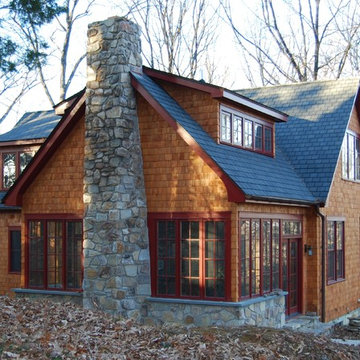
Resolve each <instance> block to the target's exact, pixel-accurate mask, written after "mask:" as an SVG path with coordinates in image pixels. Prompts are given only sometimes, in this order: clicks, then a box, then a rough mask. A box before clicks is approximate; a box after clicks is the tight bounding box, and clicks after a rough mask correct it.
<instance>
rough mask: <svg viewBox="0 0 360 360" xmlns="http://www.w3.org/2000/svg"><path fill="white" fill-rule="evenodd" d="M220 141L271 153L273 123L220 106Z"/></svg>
mask: <svg viewBox="0 0 360 360" xmlns="http://www.w3.org/2000/svg"><path fill="white" fill-rule="evenodd" d="M220 141H221V142H222V143H226V144H232V145H235V146H237V147H241V148H244V149H247V150H252V151H256V152H260V153H264V154H267V155H273V124H271V123H268V122H265V121H262V120H259V119H255V118H252V117H250V116H248V115H246V114H243V113H240V112H238V111H236V110H234V109H230V108H227V107H224V106H222V107H221V111H220Z"/></svg>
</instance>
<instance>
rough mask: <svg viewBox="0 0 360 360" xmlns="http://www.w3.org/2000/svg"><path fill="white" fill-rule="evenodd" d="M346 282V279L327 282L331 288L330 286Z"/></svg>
mask: <svg viewBox="0 0 360 360" xmlns="http://www.w3.org/2000/svg"><path fill="white" fill-rule="evenodd" d="M345 280H346V279H345V278H341V279H338V280H328V281H327V285H328V286H330V285H334V284H338V283H342V282H344V281H345Z"/></svg>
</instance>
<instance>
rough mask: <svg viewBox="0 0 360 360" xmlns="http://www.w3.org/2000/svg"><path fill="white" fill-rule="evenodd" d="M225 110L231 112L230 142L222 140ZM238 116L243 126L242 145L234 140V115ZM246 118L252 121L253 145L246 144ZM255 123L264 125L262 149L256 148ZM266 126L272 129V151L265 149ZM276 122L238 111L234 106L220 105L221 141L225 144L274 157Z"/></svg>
mask: <svg viewBox="0 0 360 360" xmlns="http://www.w3.org/2000/svg"><path fill="white" fill-rule="evenodd" d="M223 112H225V113H227V114H230V127H231V129H230V139H231V140H230V142H228V141H225V140H222V137H221V114H222V113H223ZM234 115H235V116H238V117H240V118H241V119H242V120H241V123H242V126H241V136H242V141H241V142H242V145H238V144H236V143H234V141H233V126H232V123H233V120H232V119H233V116H234ZM245 120H249V121H251V123H252V147H246V146H245V145H244V140H245V126H244V122H245ZM254 124H259V125H262V148H261V149H256V148H255V126H254ZM265 128H268V129H270V130H271V151H265ZM274 128H275V127H274V124H272V123H270V122H267V121H264V120H262V119H258V118H256V117H253V116H251V115H248V114H246V113H242V112H241V111H238V110H236V109H234V108H231V107H228V106H225V105H220V117H219V142H220V143H221V144H224V145H231V146H233V147H236V148H239V149H244V150H248V151H252V152H256V153H259V154H263V155H267V156H271V157H274Z"/></svg>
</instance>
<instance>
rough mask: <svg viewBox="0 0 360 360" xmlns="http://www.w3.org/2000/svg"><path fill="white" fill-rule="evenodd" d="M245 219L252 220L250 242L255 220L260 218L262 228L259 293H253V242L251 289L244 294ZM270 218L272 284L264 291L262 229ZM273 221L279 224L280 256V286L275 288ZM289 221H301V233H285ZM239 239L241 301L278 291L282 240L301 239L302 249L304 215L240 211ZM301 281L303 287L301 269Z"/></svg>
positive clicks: (280, 264)
mask: <svg viewBox="0 0 360 360" xmlns="http://www.w3.org/2000/svg"><path fill="white" fill-rule="evenodd" d="M243 220H249V221H250V228H249V234H250V242H251V231H252V229H251V223H252V221H253V220H259V229H260V270H259V271H260V281H259V284H260V285H259V288H260V289H259V293H257V294H253V293H252V278H251V277H252V274H251V268H252V267H251V264H252V260H251V256H252V254H251V251H252V250H251V246H252V245H251V244H250V245H249V246H250V249H249V254H250V261H249V274H248V276H249V279H248V280H249V289H248V295H243V294H242V280H243V273H242V259H243V258H242V253H241V249H242V240H241V222H242V221H243ZM268 220H270V238H271V240H270V275H269V278H270V286H269V290H268V291H264V277H263V274H264V271H263V266H264V242H263V233H262V229H263V222H264V221H268ZM273 221H277V222H278V224H279V229H278V230H279V258H278V272H277V274H278V284H279V288H277V289H275V288H273V264H274V258H273V256H272V255H273ZM287 221H299V222H300V224H301V227H300V233H299V234H285V233H284V232H283V224H284V223H285V222H287ZM238 229H239V231H238V241H239V255H238V256H239V265H238V269H239V277H238V294H239V299H240V301H243V300H246V299H252V298H257V297H261V296H264V295H267V294H270V293H272V292H273V291H276V290H278V289H281V287H282V285H281V280H282V242H283V240H284V239H300V249H302V248H303V246H302V244H303V234H304V229H303V216H302V215H291V214H267V213H252V212H239V216H238ZM299 266H300V268H302V256H301V255H300V256H299ZM299 281H300V286H301V287H302V281H303V278H302V273H301V271H300V272H299Z"/></svg>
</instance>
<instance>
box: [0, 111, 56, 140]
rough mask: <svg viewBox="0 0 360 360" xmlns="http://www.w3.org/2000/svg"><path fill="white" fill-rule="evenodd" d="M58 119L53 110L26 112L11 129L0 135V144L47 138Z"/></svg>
mask: <svg viewBox="0 0 360 360" xmlns="http://www.w3.org/2000/svg"><path fill="white" fill-rule="evenodd" d="M60 119H61V116H59V115H56V114H55V112H54V110H49V111H35V112H27V113H25V114H24V115H23V116H22V117H21V119H20V120H19V121H18V122H17V123H16V125H15V126H14V128H13V129H11V130H10V131H8V132H7V133H5V134H1V135H0V142H4V141H16V140H32V139H42V138H47V137H48V136H49V134H50V133H51V131H52V130H53V129H54V127H55V126H56V125H57V124H58V122H59V121H60Z"/></svg>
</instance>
